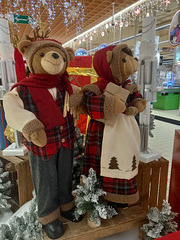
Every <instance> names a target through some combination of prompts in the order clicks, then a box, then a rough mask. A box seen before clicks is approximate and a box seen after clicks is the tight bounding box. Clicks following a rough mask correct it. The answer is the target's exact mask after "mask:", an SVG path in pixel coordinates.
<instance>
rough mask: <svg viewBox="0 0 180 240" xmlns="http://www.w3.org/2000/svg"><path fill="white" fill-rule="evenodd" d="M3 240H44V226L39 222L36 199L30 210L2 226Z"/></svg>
mask: <svg viewBox="0 0 180 240" xmlns="http://www.w3.org/2000/svg"><path fill="white" fill-rule="evenodd" d="M0 236H1V240H5V239H8V240H18V239H23V240H29V239H31V240H43V232H42V225H41V224H40V223H39V221H38V220H37V199H36V197H34V198H33V199H32V201H31V203H30V206H29V210H28V211H27V212H24V214H23V215H22V216H21V217H17V216H14V217H12V219H11V220H10V221H9V223H8V224H2V225H1V226H0Z"/></svg>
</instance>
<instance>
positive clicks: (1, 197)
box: [0, 160, 12, 236]
mask: <svg viewBox="0 0 180 240" xmlns="http://www.w3.org/2000/svg"><path fill="white" fill-rule="evenodd" d="M11 188H12V184H11V182H10V181H9V172H5V171H4V169H3V163H2V161H1V160H0V214H2V212H4V211H9V210H10V207H11V205H10V204H8V202H7V200H8V199H10V198H11V197H10V194H11ZM0 236H1V235H0Z"/></svg>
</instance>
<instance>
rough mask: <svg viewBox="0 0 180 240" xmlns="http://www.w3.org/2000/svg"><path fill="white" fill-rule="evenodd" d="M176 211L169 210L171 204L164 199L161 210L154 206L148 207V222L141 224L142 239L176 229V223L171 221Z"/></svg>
mask: <svg viewBox="0 0 180 240" xmlns="http://www.w3.org/2000/svg"><path fill="white" fill-rule="evenodd" d="M175 216H177V213H174V212H171V206H170V205H169V203H168V202H166V201H165V200H164V201H163V207H162V210H161V211H159V210H158V209H157V208H156V207H153V208H151V209H150V211H149V213H148V220H149V223H148V224H144V225H143V228H142V229H143V232H144V234H143V235H144V240H152V239H157V238H159V237H162V236H165V235H167V234H168V233H172V232H175V231H177V223H176V222H174V221H173V219H174V217H175Z"/></svg>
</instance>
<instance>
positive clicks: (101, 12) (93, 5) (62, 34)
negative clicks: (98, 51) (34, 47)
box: [0, 0, 137, 43]
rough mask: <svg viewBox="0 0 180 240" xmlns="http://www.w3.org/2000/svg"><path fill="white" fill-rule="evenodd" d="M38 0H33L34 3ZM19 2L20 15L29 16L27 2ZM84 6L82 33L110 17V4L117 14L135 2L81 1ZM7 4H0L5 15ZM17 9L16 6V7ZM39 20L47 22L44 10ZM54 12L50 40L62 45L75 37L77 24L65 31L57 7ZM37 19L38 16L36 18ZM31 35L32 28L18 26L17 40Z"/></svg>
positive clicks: (74, 22)
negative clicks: (113, 4) (22, 9)
mask: <svg viewBox="0 0 180 240" xmlns="http://www.w3.org/2000/svg"><path fill="white" fill-rule="evenodd" d="M36 1H39V0H34V2H36ZM21 2H24V6H25V7H24V11H21V13H19V14H22V15H29V14H28V12H27V2H28V0H21ZM54 2H58V1H57V0H54ZM80 2H82V3H83V4H84V13H85V17H84V23H83V25H84V27H83V31H86V30H88V29H89V28H91V27H93V26H95V25H97V24H98V23H100V22H102V21H103V20H105V19H107V18H109V17H110V16H112V2H115V13H117V12H119V11H120V10H122V9H124V8H126V7H128V6H130V5H131V4H133V3H135V2H137V1H136V0H82V1H80ZM7 3H9V1H2V3H1V10H0V12H2V13H6V12H5V11H6V10H7ZM20 8H21V5H20V4H19V9H20ZM17 9H18V6H17ZM41 10H42V11H41V14H40V18H41V21H43V22H47V18H48V16H47V13H46V11H45V10H44V8H42V9H41ZM55 10H56V16H58V17H57V18H56V19H55V20H54V21H53V24H52V26H51V32H50V35H49V36H50V38H54V39H56V40H59V41H60V42H62V43H65V42H67V41H69V40H71V39H72V38H74V37H76V25H77V22H76V21H73V22H72V23H70V25H69V27H68V31H66V25H65V23H64V16H63V13H62V11H60V10H59V9H58V7H56V8H55ZM37 17H39V16H37ZM26 34H27V35H29V36H31V35H32V28H31V26H29V25H25V24H21V26H20V32H19V34H18V35H19V38H20V39H22V37H23V36H24V35H26Z"/></svg>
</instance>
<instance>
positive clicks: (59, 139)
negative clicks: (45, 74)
mask: <svg viewBox="0 0 180 240" xmlns="http://www.w3.org/2000/svg"><path fill="white" fill-rule="evenodd" d="M17 91H18V93H19V96H20V98H21V99H22V101H23V103H24V108H25V109H26V110H28V111H30V112H33V113H34V114H35V115H36V117H37V118H38V119H39V111H38V108H37V106H36V105H35V103H34V102H33V99H32V97H31V94H30V92H29V90H28V88H27V87H24V86H18V87H17ZM64 97H65V91H62V90H61V89H59V88H57V100H56V104H57V106H58V108H59V110H60V111H61V112H63V108H64ZM45 132H46V135H47V145H46V146H45V147H38V146H36V145H34V144H33V143H32V142H29V141H28V140H27V139H26V138H24V137H23V143H24V145H25V146H26V147H27V149H28V150H29V151H30V152H32V153H34V154H36V155H37V156H40V157H42V159H43V160H48V159H50V158H51V157H52V156H53V155H54V154H55V153H56V152H57V151H58V150H59V148H60V147H61V146H64V147H67V148H69V149H72V148H73V146H74V141H75V129H74V120H73V116H72V115H71V114H70V113H69V112H68V113H67V116H66V117H65V118H63V123H62V125H61V126H59V125H58V126H56V127H54V128H52V129H46V128H45Z"/></svg>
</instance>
